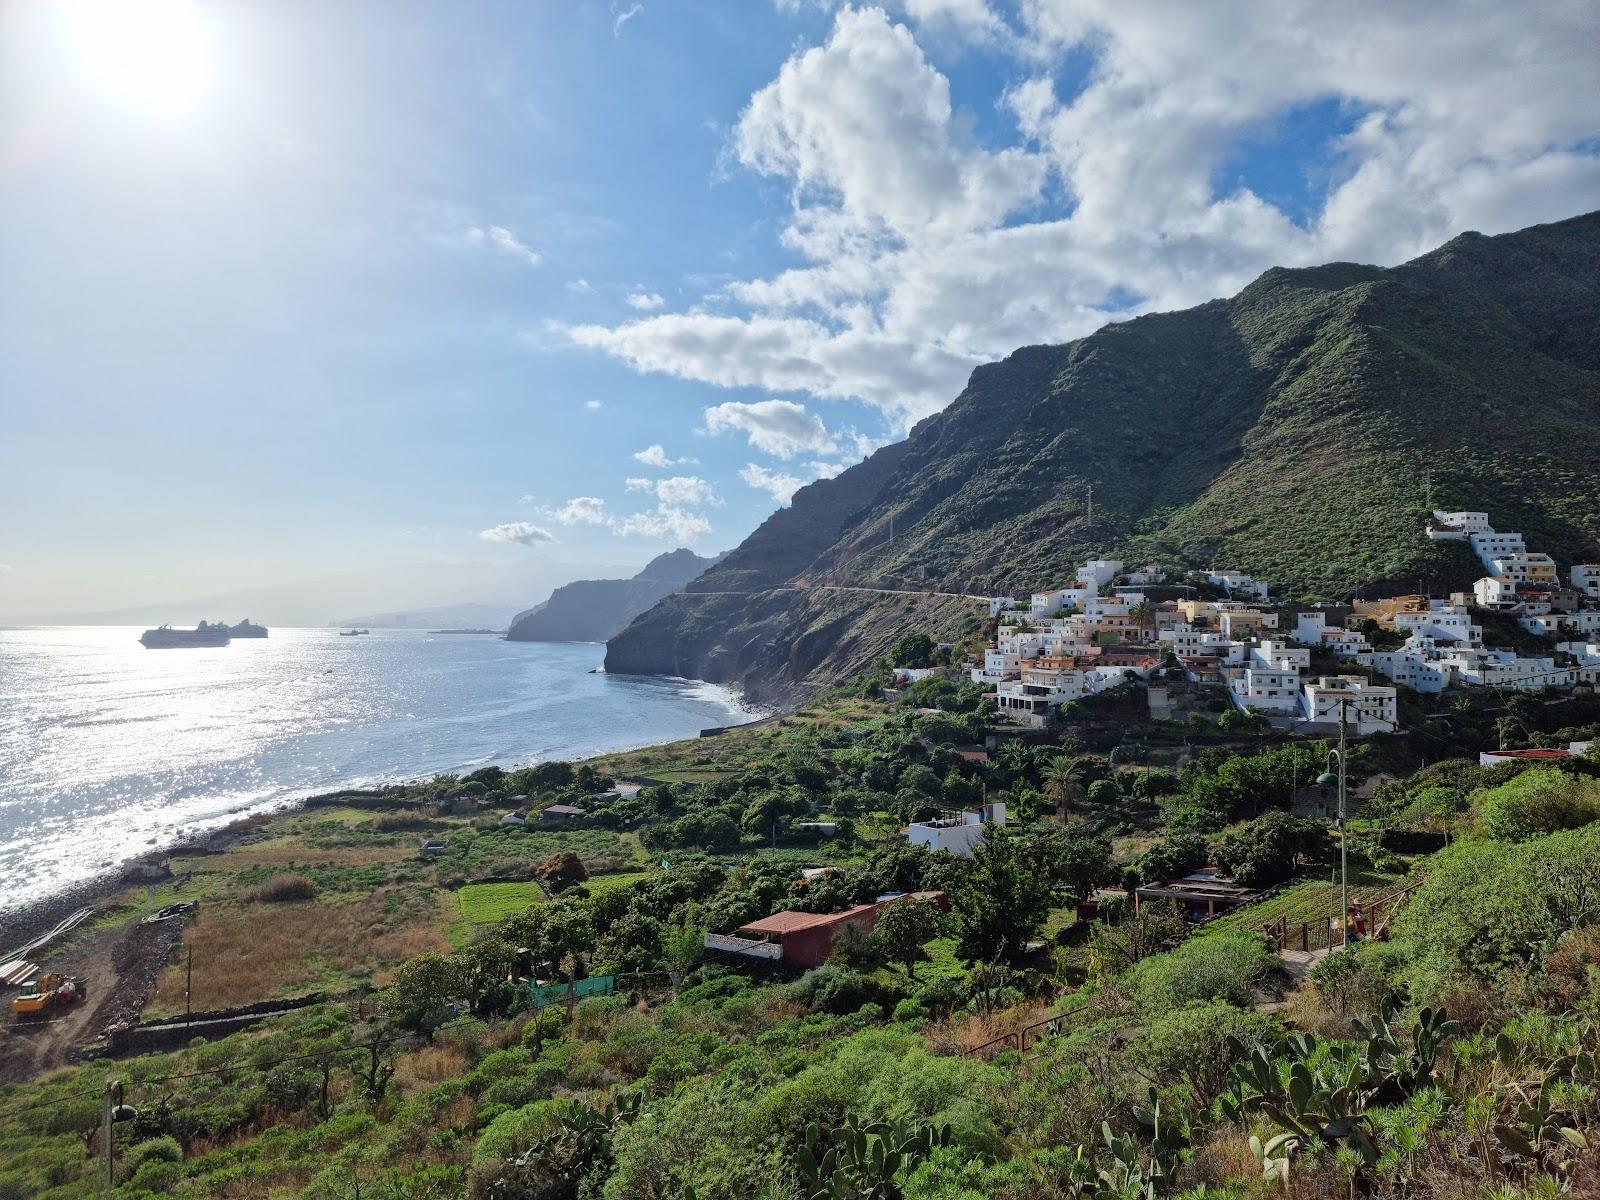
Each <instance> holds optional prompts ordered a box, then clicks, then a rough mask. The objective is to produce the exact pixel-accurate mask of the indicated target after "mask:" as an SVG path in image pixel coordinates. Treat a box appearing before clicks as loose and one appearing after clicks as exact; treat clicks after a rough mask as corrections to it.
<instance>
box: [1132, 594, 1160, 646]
mask: <svg viewBox="0 0 1600 1200" xmlns="http://www.w3.org/2000/svg"><path fill="white" fill-rule="evenodd" d="M1128 616H1129V617H1131V618H1132V619H1133V623H1134V624H1135V625H1137V626H1138V627H1139V631H1140V632H1141V633H1142V632H1144V631H1145V630H1147V629H1151V628H1154V626H1155V623H1156V606H1155V605H1153V604H1151V603H1150V601H1148V600H1141V601H1139V603H1137V604H1135V605H1134V606H1133V607H1132V608H1130V609H1129V610H1128ZM1149 640H1150V639H1149V638H1146V639H1145V641H1149Z"/></svg>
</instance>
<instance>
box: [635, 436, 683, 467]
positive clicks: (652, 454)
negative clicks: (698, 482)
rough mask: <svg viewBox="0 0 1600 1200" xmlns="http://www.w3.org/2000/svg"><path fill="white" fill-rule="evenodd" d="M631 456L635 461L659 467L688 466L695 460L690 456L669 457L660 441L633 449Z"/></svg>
mask: <svg viewBox="0 0 1600 1200" xmlns="http://www.w3.org/2000/svg"><path fill="white" fill-rule="evenodd" d="M633 457H634V461H635V462H641V463H643V464H644V465H645V466H647V467H661V468H666V467H680V466H688V465H690V464H691V463H693V462H694V461H695V460H694V459H692V458H671V457H669V456H668V454H667V451H666V448H665V447H663V446H662V445H661V443H660V442H657V443H655V444H654V445H653V446H646V447H645V448H644V449H643V450H638V451H635V452H634V455H633Z"/></svg>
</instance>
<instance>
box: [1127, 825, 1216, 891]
mask: <svg viewBox="0 0 1600 1200" xmlns="http://www.w3.org/2000/svg"><path fill="white" fill-rule="evenodd" d="M1206 854H1207V850H1206V840H1205V838H1203V837H1201V836H1200V835H1199V834H1197V833H1175V834H1173V835H1172V836H1171V837H1168V838H1165V839H1163V840H1162V841H1159V842H1157V843H1156V844H1155V845H1154V846H1151V847H1150V849H1148V850H1146V851H1145V852H1144V853H1143V854H1141V855H1140V856H1139V862H1138V872H1139V882H1140V883H1146V884H1148V883H1160V882H1162V881H1163V880H1167V879H1177V878H1179V877H1181V876H1184V875H1187V874H1188V873H1189V872H1190V871H1193V870H1194V869H1195V868H1196V867H1203V866H1205V863H1206Z"/></svg>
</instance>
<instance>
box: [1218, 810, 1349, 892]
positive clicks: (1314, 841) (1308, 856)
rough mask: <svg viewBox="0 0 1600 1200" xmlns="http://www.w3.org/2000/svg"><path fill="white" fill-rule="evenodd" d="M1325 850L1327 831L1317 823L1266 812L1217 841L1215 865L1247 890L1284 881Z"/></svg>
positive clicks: (1326, 846) (1238, 826)
mask: <svg viewBox="0 0 1600 1200" xmlns="http://www.w3.org/2000/svg"><path fill="white" fill-rule="evenodd" d="M1327 849H1328V831H1327V829H1326V828H1325V827H1324V826H1323V825H1322V824H1321V822H1318V821H1310V820H1306V819H1305V818H1303V817H1291V816H1290V815H1289V814H1288V813H1282V812H1270V813H1267V814H1266V815H1264V816H1260V817H1257V818H1256V819H1255V820H1253V821H1246V822H1245V823H1244V824H1242V825H1237V826H1235V827H1234V828H1232V829H1230V830H1229V831H1228V832H1227V833H1225V834H1223V835H1222V837H1221V838H1220V839H1218V841H1217V849H1216V861H1217V865H1218V866H1219V867H1221V868H1222V869H1223V870H1225V871H1227V872H1228V874H1230V875H1232V876H1233V878H1234V881H1235V882H1236V883H1239V884H1241V885H1242V886H1244V887H1248V888H1259V887H1266V886H1267V885H1268V884H1273V883H1281V882H1283V881H1284V880H1285V879H1288V878H1289V877H1290V876H1291V875H1293V874H1294V873H1295V871H1296V870H1297V869H1298V868H1299V867H1300V865H1301V864H1302V863H1305V862H1309V861H1311V860H1313V859H1315V858H1320V857H1321V856H1322V855H1323V854H1325V853H1326V852H1327Z"/></svg>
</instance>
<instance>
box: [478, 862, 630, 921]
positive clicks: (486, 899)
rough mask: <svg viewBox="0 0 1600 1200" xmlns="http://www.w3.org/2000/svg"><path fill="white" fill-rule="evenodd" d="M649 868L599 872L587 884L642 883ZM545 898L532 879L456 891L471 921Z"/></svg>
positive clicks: (595, 888)
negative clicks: (606, 873) (611, 872)
mask: <svg viewBox="0 0 1600 1200" xmlns="http://www.w3.org/2000/svg"><path fill="white" fill-rule="evenodd" d="M649 874H650V872H648V871H619V872H618V873H616V874H615V875H596V876H595V877H594V878H593V879H591V880H589V881H588V882H587V883H586V884H584V886H585V887H586V888H588V889H589V894H590V895H599V894H600V893H601V892H609V891H614V890H616V889H617V888H624V887H628V886H629V885H630V884H635V883H638V882H639V880H641V879H643V878H645V877H646V876H647V875H649ZM543 900H544V890H543V889H542V888H540V886H539V885H538V884H537V883H534V882H533V881H532V880H528V881H526V882H520V883H469V884H466V885H465V886H463V887H462V888H460V889H459V890H458V891H457V892H456V907H457V908H458V909H459V910H460V912H461V919H462V920H463V921H465V922H466V923H467V924H468V925H494V924H496V923H497V922H499V921H503V920H504V919H505V918H506V917H509V916H512V915H514V914H516V913H519V912H522V911H523V910H524V909H526V908H531V907H532V906H533V905H535V904H538V903H540V902H542V901H543Z"/></svg>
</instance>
